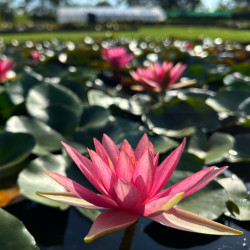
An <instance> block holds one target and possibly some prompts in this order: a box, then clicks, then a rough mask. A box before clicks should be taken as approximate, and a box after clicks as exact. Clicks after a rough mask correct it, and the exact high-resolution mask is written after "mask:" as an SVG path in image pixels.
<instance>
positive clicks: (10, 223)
mask: <svg viewBox="0 0 250 250" xmlns="http://www.w3.org/2000/svg"><path fill="white" fill-rule="evenodd" d="M0 220H1V227H0V245H1V248H2V249H4V250H13V249H22V250H38V249H39V248H38V247H37V245H36V242H35V239H34V238H33V236H32V235H31V234H30V233H29V232H28V230H27V229H26V228H25V226H24V225H23V223H22V222H21V221H20V220H18V219H17V218H16V217H14V216H13V215H11V214H9V213H8V212H6V211H5V210H3V209H1V208H0Z"/></svg>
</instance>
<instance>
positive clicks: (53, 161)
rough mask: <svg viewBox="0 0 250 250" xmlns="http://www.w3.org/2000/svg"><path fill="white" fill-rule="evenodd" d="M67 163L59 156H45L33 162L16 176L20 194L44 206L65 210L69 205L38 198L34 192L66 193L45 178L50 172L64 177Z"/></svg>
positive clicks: (51, 180)
mask: <svg viewBox="0 0 250 250" xmlns="http://www.w3.org/2000/svg"><path fill="white" fill-rule="evenodd" d="M66 166H67V162H66V160H65V158H64V157H63V156H61V155H46V156H42V157H40V158H37V159H35V160H33V161H32V162H31V163H30V164H29V166H28V167H27V168H25V169H24V170H23V171H22V172H21V173H20V174H19V176H18V185H19V187H20V191H21V193H22V194H23V195H24V196H26V197H27V198H29V199H31V200H33V201H36V202H39V203H42V204H44V205H48V206H52V207H58V208H60V209H66V208H68V206H69V205H67V204H64V203H61V202H56V201H53V200H50V199H46V198H43V197H40V196H38V195H37V194H36V192H66V191H67V190H66V189H65V188H64V187H62V186H61V185H59V184H58V183H57V182H55V181H54V180H53V179H51V178H50V177H49V176H47V175H46V174H45V173H44V172H43V170H50V171H53V172H56V173H58V174H61V175H64V176H66Z"/></svg>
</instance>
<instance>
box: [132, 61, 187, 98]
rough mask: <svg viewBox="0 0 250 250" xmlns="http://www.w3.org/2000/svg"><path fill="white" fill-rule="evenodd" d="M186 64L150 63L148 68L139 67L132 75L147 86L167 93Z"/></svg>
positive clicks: (152, 89)
mask: <svg viewBox="0 0 250 250" xmlns="http://www.w3.org/2000/svg"><path fill="white" fill-rule="evenodd" d="M185 69H186V65H184V64H181V63H177V64H176V65H173V63H172V62H163V63H162V65H160V64H159V63H155V64H150V65H149V66H148V67H147V68H138V69H137V70H136V71H132V72H131V76H132V77H133V78H134V79H135V80H137V81H139V82H140V83H142V84H143V85H144V86H145V87H146V88H148V89H149V90H151V91H155V92H163V93H165V92H166V90H167V89H169V88H171V87H173V86H172V85H173V84H174V83H175V82H176V81H177V80H178V79H179V78H180V76H181V75H182V73H183V71H184V70H185Z"/></svg>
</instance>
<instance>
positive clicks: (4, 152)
mask: <svg viewBox="0 0 250 250" xmlns="http://www.w3.org/2000/svg"><path fill="white" fill-rule="evenodd" d="M34 146H35V139H34V137H33V136H31V135H29V134H24V133H11V132H5V131H0V152H1V157H0V175H4V174H6V173H8V172H9V169H10V168H14V169H15V167H18V166H17V164H19V163H20V162H22V161H23V160H25V159H26V158H27V157H28V156H29V155H30V154H31V152H32V150H33V148H34Z"/></svg>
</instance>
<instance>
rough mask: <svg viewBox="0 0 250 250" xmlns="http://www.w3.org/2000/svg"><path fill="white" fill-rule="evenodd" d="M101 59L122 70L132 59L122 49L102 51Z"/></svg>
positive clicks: (131, 55)
mask: <svg viewBox="0 0 250 250" xmlns="http://www.w3.org/2000/svg"><path fill="white" fill-rule="evenodd" d="M101 53H102V58H103V59H104V60H106V61H107V62H109V63H110V64H111V65H112V67H114V68H124V67H125V66H126V65H127V64H128V63H129V62H130V61H131V60H132V59H133V58H134V55H133V54H128V53H127V51H126V49H125V48H124V47H115V48H110V49H102V51H101Z"/></svg>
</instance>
